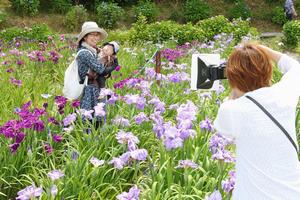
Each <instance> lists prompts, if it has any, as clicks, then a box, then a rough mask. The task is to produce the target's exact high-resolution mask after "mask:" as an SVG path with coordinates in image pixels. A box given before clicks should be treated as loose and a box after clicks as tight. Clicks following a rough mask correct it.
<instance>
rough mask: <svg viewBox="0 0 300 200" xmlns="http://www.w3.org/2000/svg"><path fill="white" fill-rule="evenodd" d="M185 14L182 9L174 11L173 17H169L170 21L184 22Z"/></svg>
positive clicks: (172, 11) (172, 12)
mask: <svg viewBox="0 0 300 200" xmlns="http://www.w3.org/2000/svg"><path fill="white" fill-rule="evenodd" d="M183 19H184V14H183V11H182V9H172V10H171V15H170V17H169V20H171V21H175V22H183Z"/></svg>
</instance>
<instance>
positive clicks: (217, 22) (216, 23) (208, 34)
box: [196, 15, 233, 40]
mask: <svg viewBox="0 0 300 200" xmlns="http://www.w3.org/2000/svg"><path fill="white" fill-rule="evenodd" d="M196 26H197V27H199V28H200V29H202V30H203V34H204V37H205V38H207V39H208V40H210V39H212V38H213V37H214V36H215V35H217V34H219V33H229V32H231V31H232V30H233V27H232V24H231V23H230V21H229V20H228V19H227V18H226V17H224V16H222V15H219V16H216V17H212V18H209V19H205V20H202V21H199V22H198V23H197V24H196Z"/></svg>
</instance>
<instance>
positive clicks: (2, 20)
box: [0, 10, 8, 28]
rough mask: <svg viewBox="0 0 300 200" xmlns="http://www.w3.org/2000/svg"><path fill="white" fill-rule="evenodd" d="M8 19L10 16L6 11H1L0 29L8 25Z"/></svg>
mask: <svg viewBox="0 0 300 200" xmlns="http://www.w3.org/2000/svg"><path fill="white" fill-rule="evenodd" d="M7 18H8V14H7V13H6V12H5V11H3V10H0V28H2V27H3V25H4V24H5V23H6V20H7Z"/></svg>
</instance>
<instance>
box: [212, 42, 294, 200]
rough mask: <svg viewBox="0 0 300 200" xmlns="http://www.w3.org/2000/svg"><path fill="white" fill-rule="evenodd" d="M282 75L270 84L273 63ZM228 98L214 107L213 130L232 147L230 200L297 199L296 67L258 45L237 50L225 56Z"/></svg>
mask: <svg viewBox="0 0 300 200" xmlns="http://www.w3.org/2000/svg"><path fill="white" fill-rule="evenodd" d="M273 63H276V64H277V65H278V67H279V68H280V70H281V71H282V73H283V76H282V78H281V80H280V81H279V82H278V83H276V84H274V85H271V79H272V64H273ZM226 76H227V78H228V82H229V86H230V88H231V95H230V97H229V100H227V101H225V102H224V103H223V104H222V105H221V106H220V108H219V111H218V114H217V117H216V119H215V121H214V127H215V129H216V130H217V131H218V132H219V133H220V134H222V135H224V136H225V137H230V138H233V139H234V140H235V144H236V184H235V189H234V191H233V200H237V199H241V200H248V199H249V200H253V199H272V200H275V199H276V200H283V199H289V200H294V199H295V200H296V199H300V162H299V160H298V149H299V147H298V144H297V137H296V128H295V120H296V116H295V115H296V107H297V104H298V101H299V96H300V64H299V62H297V61H296V60H294V59H293V58H291V57H289V56H287V55H285V54H282V53H280V52H278V51H274V50H272V49H270V48H268V47H266V46H263V45H258V44H251V43H248V44H245V45H242V46H239V47H237V48H236V49H235V50H234V51H233V52H232V53H231V55H230V56H229V59H228V62H227V66H226Z"/></svg>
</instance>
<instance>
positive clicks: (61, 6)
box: [49, 0, 72, 14]
mask: <svg viewBox="0 0 300 200" xmlns="http://www.w3.org/2000/svg"><path fill="white" fill-rule="evenodd" d="M49 3H50V7H51V10H52V12H55V13H61V14H65V13H67V12H68V11H69V10H70V9H71V8H72V2H71V0H51V1H50V2H49Z"/></svg>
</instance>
